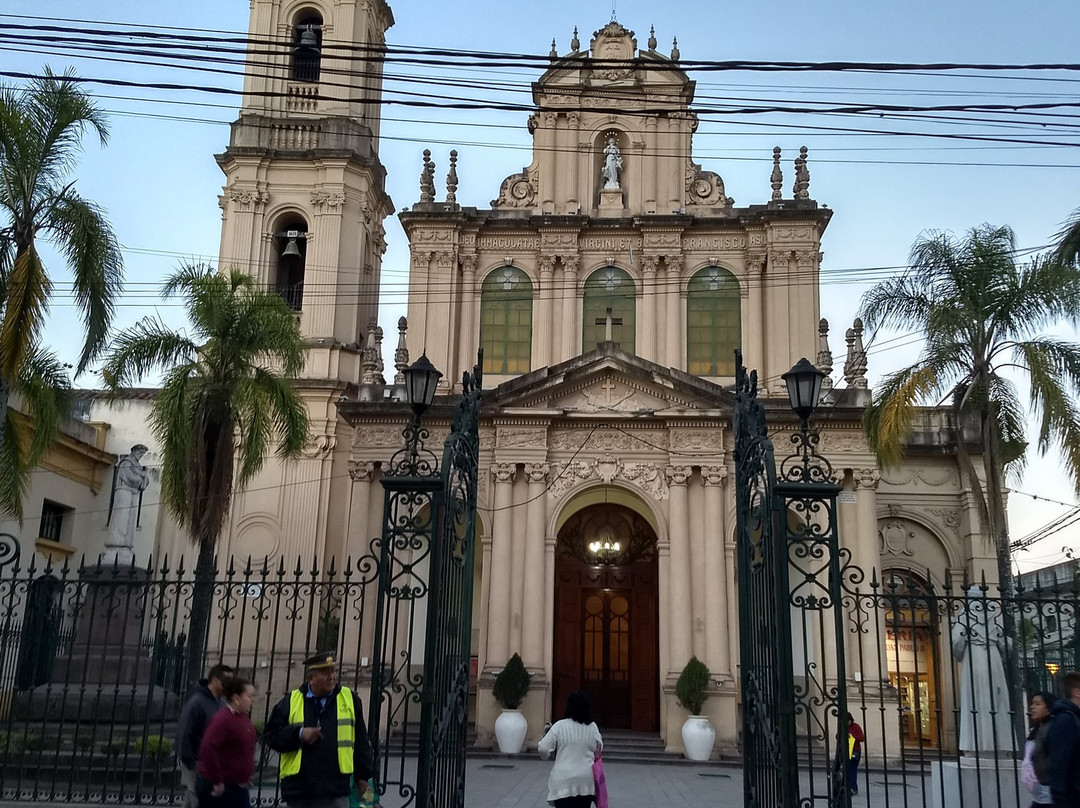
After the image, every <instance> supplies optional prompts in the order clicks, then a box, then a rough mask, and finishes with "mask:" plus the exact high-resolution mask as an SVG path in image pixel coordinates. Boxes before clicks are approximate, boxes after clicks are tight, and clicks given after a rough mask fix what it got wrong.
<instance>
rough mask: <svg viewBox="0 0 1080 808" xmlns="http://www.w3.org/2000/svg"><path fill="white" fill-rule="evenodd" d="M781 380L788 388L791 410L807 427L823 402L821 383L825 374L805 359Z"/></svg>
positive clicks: (797, 363)
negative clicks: (811, 416)
mask: <svg viewBox="0 0 1080 808" xmlns="http://www.w3.org/2000/svg"><path fill="white" fill-rule="evenodd" d="M780 378H781V379H783V380H784V384H785V385H786V386H787V392H788V400H789V401H790V402H791V409H792V410H794V412H795V414H796V415H797V416H799V418H800V420H802V422H803V424H804V425H805V424H806V423H807V422H808V421H809V419H810V415H811V414H812V413H813V412H814V410H815V409H817V405H818V402H819V401H821V382H822V379H824V378H825V374H824V373H822V372H821V371H820V370H818V369H817V368H816V367H814V366H813V365H812V364H810V361H809V360H808V359H807V358H806V357H803V358H802V359H800V360H799V361H798V362H796V363H795V365H794V366H793V367H792V368H791V370H789V371H788V372H787V373H785V374H783V375H782V376H781V377H780Z"/></svg>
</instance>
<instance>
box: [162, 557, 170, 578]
mask: <svg viewBox="0 0 1080 808" xmlns="http://www.w3.org/2000/svg"><path fill="white" fill-rule="evenodd" d="M168 573H169V554H168V553H165V555H163V556H162V557H161V574H162V575H168Z"/></svg>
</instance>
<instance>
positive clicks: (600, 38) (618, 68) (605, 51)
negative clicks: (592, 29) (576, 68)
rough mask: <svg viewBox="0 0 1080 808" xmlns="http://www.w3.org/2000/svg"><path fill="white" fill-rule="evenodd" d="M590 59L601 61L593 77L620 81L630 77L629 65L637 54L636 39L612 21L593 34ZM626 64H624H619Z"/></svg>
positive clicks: (632, 33) (632, 34)
mask: <svg viewBox="0 0 1080 808" xmlns="http://www.w3.org/2000/svg"><path fill="white" fill-rule="evenodd" d="M589 47H590V49H591V50H592V58H593V59H598V60H601V64H600V65H599V66H598V67H597V68H596V69H595V70H594V71H593V75H594V76H596V77H597V78H601V79H622V78H626V77H627V76H629V75H630V73H631V71H632V68H631V66H630V64H629V62H630V60H631V59H633V58H634V54H635V53H637V39H635V38H634V32H633V31H629V30H627V29H626V28H624V27H623V26H622V25H620V24H619V23H617V22H615V21H614V20H612V21H611V22H609V23H608V24H607V25H605V26H604V27H603V28H601V29H600V30H599V31H597V32H596V33H594V34H593V38H592V42H590V43H589ZM619 62H626V64H619Z"/></svg>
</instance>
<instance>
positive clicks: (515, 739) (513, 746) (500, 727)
mask: <svg viewBox="0 0 1080 808" xmlns="http://www.w3.org/2000/svg"><path fill="white" fill-rule="evenodd" d="M528 733H529V722H527V721H526V720H525V716H524V715H522V713H521V710H503V711H502V713H501V714H500V715H499V717H498V718H496V719H495V740H496V741H497V742H498V744H499V751H500V752H502V753H503V754H504V755H516V754H517V753H518V752H520V751H521V747H522V746H524V744H525V736H526V735H527V734H528Z"/></svg>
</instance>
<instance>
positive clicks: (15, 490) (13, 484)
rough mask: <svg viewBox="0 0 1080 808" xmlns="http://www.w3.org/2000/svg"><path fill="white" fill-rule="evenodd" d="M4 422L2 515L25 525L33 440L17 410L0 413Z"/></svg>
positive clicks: (0, 443)
mask: <svg viewBox="0 0 1080 808" xmlns="http://www.w3.org/2000/svg"><path fill="white" fill-rule="evenodd" d="M0 418H4V419H5V423H4V439H3V440H2V441H0V514H4V515H6V516H10V517H12V518H13V519H16V520H18V522H19V524H22V518H23V498H24V496H25V495H26V491H27V489H28V487H29V485H30V475H29V474H28V472H29V470H30V466H29V463H28V462H27V451H28V448H29V445H30V440H31V436H30V434H29V430H28V428H27V424H26V422H25V421H22V420H20V419H18V418H17V417H15V414H14V410H11V409H7V410H6V411H5V412H3V413H0Z"/></svg>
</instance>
